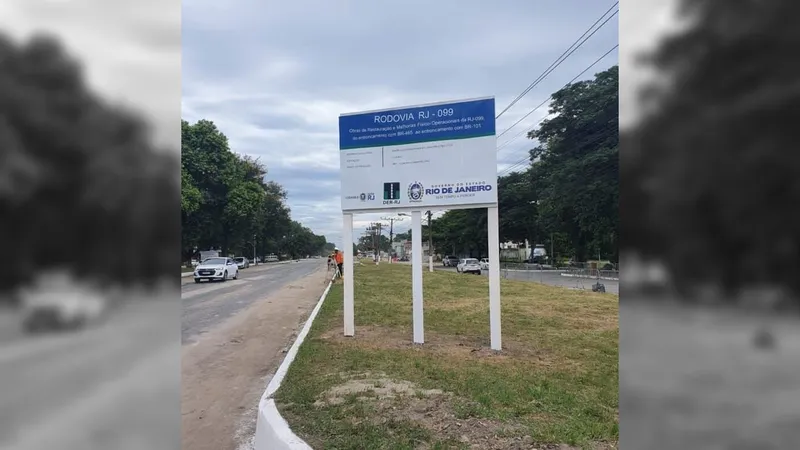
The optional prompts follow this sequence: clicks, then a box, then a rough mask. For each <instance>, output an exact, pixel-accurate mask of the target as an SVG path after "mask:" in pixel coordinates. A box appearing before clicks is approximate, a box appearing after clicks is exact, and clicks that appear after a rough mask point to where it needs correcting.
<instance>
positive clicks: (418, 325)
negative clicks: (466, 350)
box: [411, 211, 425, 344]
mask: <svg viewBox="0 0 800 450" xmlns="http://www.w3.org/2000/svg"><path fill="white" fill-rule="evenodd" d="M411 301H412V308H411V313H412V316H413V319H414V326H413V328H414V343H415V344H422V343H424V342H425V315H424V314H423V308H422V211H412V212H411Z"/></svg>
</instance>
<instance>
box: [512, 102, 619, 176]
mask: <svg viewBox="0 0 800 450" xmlns="http://www.w3.org/2000/svg"><path fill="white" fill-rule="evenodd" d="M615 119H619V115H617V116H616V117H615ZM612 130H617V133H619V124H617V125H616V126H615V125H609V126H607V127H605V128H603V129H602V130H601V131H600V132H601V133H604V132H607V131H612ZM608 137H609V136H608V135H601V136H598V137H597V138H596V139H593V140H591V141H589V142H586V143H584V144H583V145H594V144H596V143H598V142H600V141H602V140H604V139H607V138H608ZM529 161H530V158H529V157H526V158H522V159H521V160H519V161H517V162H516V163H514V164H513V165H511V166H509V167H507V168H505V169H503V170H502V171H500V173H498V174H497V176H499V177H501V176H504V175H507V174H509V173H511V171H513V170H514V168H516V167H519V166H520V165H522V164H524V163H525V162H529Z"/></svg>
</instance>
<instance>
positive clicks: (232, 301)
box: [181, 259, 325, 344]
mask: <svg viewBox="0 0 800 450" xmlns="http://www.w3.org/2000/svg"><path fill="white" fill-rule="evenodd" d="M324 265H325V260H324V259H308V260H302V259H301V260H300V261H298V262H291V263H287V264H267V265H258V266H250V267H249V268H247V269H244V270H241V271H240V272H239V279H238V280H229V281H225V282H219V281H217V282H202V283H199V284H197V283H195V282H194V280H192V279H191V278H190V279H189V280H188V282H184V284H183V285H182V286H181V302H182V303H183V318H182V320H181V342H182V343H184V344H187V343H191V342H193V341H194V340H195V338H196V337H197V336H199V335H201V334H203V333H205V332H207V331H208V330H210V329H211V328H213V327H214V326H216V325H217V324H219V323H221V322H223V321H224V320H226V319H228V318H229V317H231V316H233V315H234V314H236V313H237V312H239V311H241V310H242V309H244V308H246V307H248V306H249V305H251V304H252V303H253V302H255V301H256V300H259V299H262V298H264V296H265V295H267V294H268V293H270V292H272V291H275V290H277V289H280V288H281V287H282V286H284V285H286V284H289V283H291V282H293V281H296V280H299V279H301V278H303V277H305V276H307V275H310V274H311V273H312V272H314V271H315V270H317V269H318V268H319V267H320V266H324Z"/></svg>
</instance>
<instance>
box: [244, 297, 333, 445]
mask: <svg viewBox="0 0 800 450" xmlns="http://www.w3.org/2000/svg"><path fill="white" fill-rule="evenodd" d="M332 284H333V283H328V287H326V288H325V292H323V293H322V295H321V296H320V298H319V301H318V302H317V305H316V306H315V307H314V309H313V310H312V311H311V315H309V316H308V320H306V323H305V325H303V329H302V330H300V333H299V334H298V335H297V339H295V341H294V344H292V347H291V348H290V349H289V351H288V352H287V353H286V357H285V358H284V359H283V362H282V363H281V365H280V366H279V367H278V370H277V371H276V372H275V375H274V376H273V377H272V380H270V382H269V384H268V385H267V390H266V391H264V395H262V396H261V401H260V402H258V418H257V419H256V436H255V441H254V445H253V450H313V449H312V448H311V447H310V446H309V445H308V444H306V443H305V442H304V441H303V440H302V439H300V438H299V437H297V435H295V434H294V432H292V429H291V428H289V424H288V423H286V420H284V418H283V417H282V416H281V414H280V412H278V408H277V407H276V406H275V400H274V399H273V398H272V396H273V395H275V392H276V391H277V390H278V388H280V387H281V383H282V382H283V379H284V377H286V372H288V371H289V366H290V365H292V362H293V361H294V358H295V357H296V356H297V351H298V350H299V349H300V345H302V344H303V341H304V340H305V338H306V336H307V335H308V331H309V330H310V329H311V325H312V324H313V323H314V319H315V318H316V317H317V314H319V310H320V308H322V303H323V302H324V301H325V298H326V297H327V296H328V292H330V290H331V285H332Z"/></svg>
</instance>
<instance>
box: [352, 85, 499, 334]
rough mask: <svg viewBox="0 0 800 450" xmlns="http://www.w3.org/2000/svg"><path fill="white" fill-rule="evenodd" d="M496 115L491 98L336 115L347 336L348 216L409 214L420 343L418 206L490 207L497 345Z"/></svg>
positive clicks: (491, 283)
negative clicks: (337, 119)
mask: <svg viewBox="0 0 800 450" xmlns="http://www.w3.org/2000/svg"><path fill="white" fill-rule="evenodd" d="M494 118H495V102H494V98H481V99H474V100H462V101H454V102H443V103H434V104H428V105H417V106H408V107H403V108H395V109H387V110H379V111H367V112H359V113H353V114H342V115H341V116H339V150H340V151H339V157H340V174H341V185H342V213H343V215H344V222H343V227H342V228H343V242H342V245H343V247H344V249H343V250H344V252H345V264H344V269H345V273H344V328H345V330H344V331H345V335H346V336H353V335H354V334H355V324H354V303H353V298H354V295H353V294H354V292H353V261H352V258H353V256H352V245H353V214H363V213H375V212H384V211H389V212H394V213H399V212H406V213H411V217H412V237H411V241H412V256H411V260H412V305H413V308H412V309H413V314H412V316H413V321H414V325H413V330H414V342H415V343H419V344H421V343H423V342H424V329H423V319H424V314H423V288H422V272H423V269H422V265H423V255H422V211H427V210H431V211H436V210H448V209H474V208H488V213H489V219H488V225H489V226H488V233H489V312H490V326H491V347H492V349H494V350H500V349H501V348H502V345H501V341H500V255H499V253H500V242H499V227H498V218H497V139H496V130H495V119H494ZM430 251H431V255H432V254H433V249H430ZM430 263H431V261H429V264H430Z"/></svg>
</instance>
